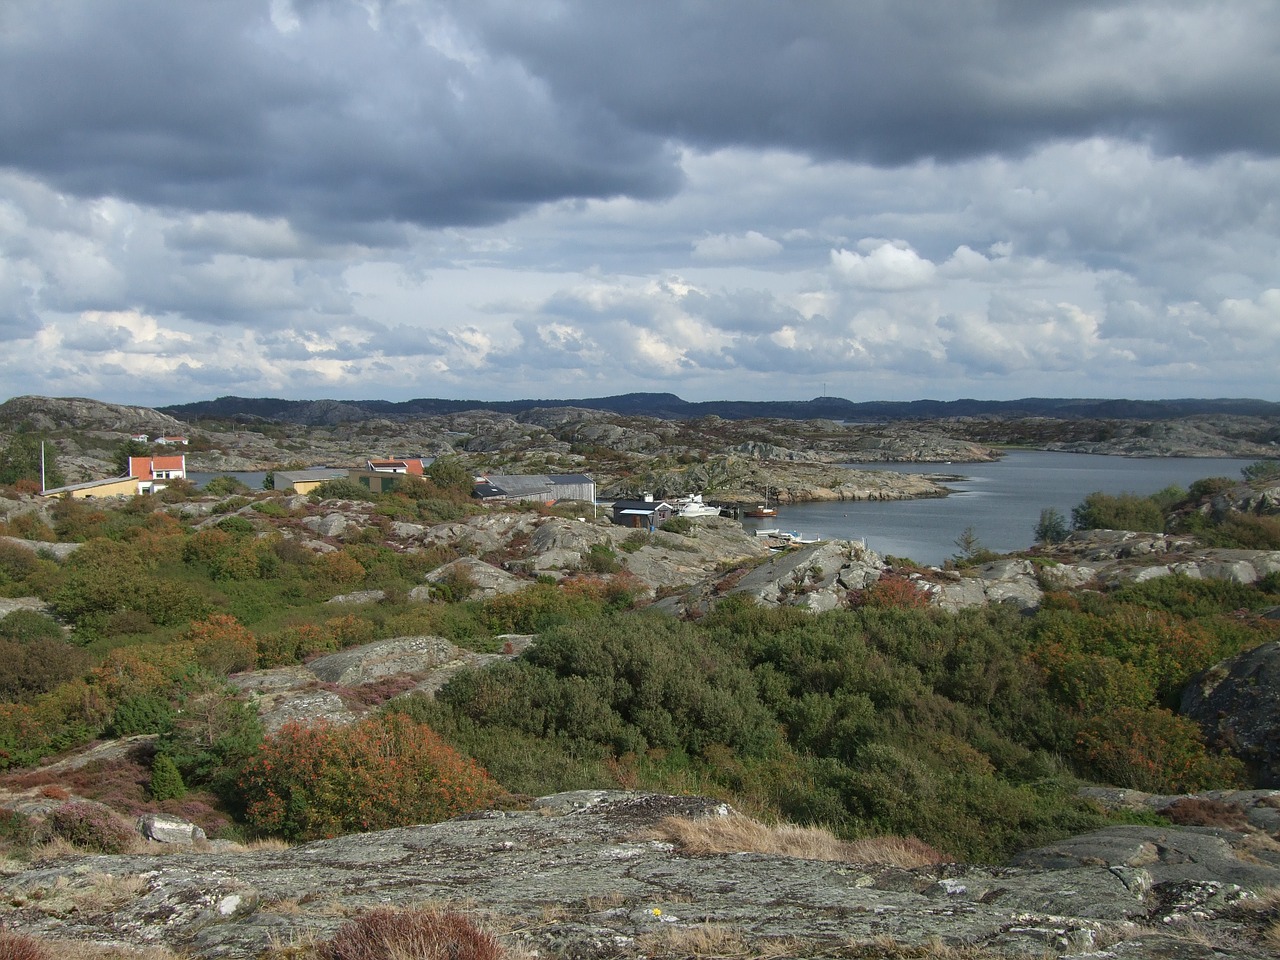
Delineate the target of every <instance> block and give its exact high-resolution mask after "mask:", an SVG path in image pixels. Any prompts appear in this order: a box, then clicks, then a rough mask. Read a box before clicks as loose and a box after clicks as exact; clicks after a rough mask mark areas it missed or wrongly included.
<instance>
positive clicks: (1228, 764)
mask: <svg viewBox="0 0 1280 960" xmlns="http://www.w3.org/2000/svg"><path fill="white" fill-rule="evenodd" d="M1076 751H1077V759H1078V760H1079V761H1080V762H1081V763H1082V764H1083V765H1084V768H1085V771H1086V772H1087V773H1088V774H1090V775H1091V776H1093V777H1094V778H1095V779H1096V780H1098V781H1099V782H1102V783H1108V784H1111V785H1113V786H1117V787H1129V788H1132V789H1135V790H1145V791H1147V792H1148V793H1195V792H1197V791H1200V790H1209V789H1214V788H1225V787H1235V786H1238V785H1239V784H1240V781H1241V777H1242V774H1243V767H1242V766H1241V764H1240V762H1239V761H1238V760H1236V759H1234V758H1232V757H1226V756H1212V755H1210V754H1209V753H1208V751H1207V750H1206V749H1205V745H1204V738H1203V736H1202V735H1201V733H1200V728H1199V727H1197V726H1196V725H1195V723H1193V722H1192V721H1190V720H1188V719H1186V718H1185V717H1179V716H1177V715H1176V714H1174V713H1172V712H1171V711H1169V710H1164V709H1156V708H1152V709H1145V710H1143V709H1138V708H1135V707H1121V708H1118V709H1116V710H1112V711H1111V712H1109V713H1105V714H1100V715H1099V716H1096V717H1090V718H1089V719H1088V720H1086V721H1085V723H1084V724H1083V726H1082V727H1081V729H1080V731H1079V733H1078V734H1077V735H1076Z"/></svg>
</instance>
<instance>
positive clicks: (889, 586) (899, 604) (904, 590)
mask: <svg viewBox="0 0 1280 960" xmlns="http://www.w3.org/2000/svg"><path fill="white" fill-rule="evenodd" d="M849 602H850V604H851V605H852V606H855V607H857V606H863V607H884V608H889V609H897V610H921V609H924V608H925V607H927V606H929V594H928V593H927V592H926V591H924V590H923V589H921V588H920V586H919V585H918V584H917V583H916V582H915V581H914V580H911V579H910V578H908V577H903V576H898V575H896V574H885V575H884V576H882V577H881V578H880V579H879V580H877V581H876V582H875V583H873V584H871V586H869V587H867V588H866V589H865V590H862V591H854V593H852V594H851V595H850V597H849Z"/></svg>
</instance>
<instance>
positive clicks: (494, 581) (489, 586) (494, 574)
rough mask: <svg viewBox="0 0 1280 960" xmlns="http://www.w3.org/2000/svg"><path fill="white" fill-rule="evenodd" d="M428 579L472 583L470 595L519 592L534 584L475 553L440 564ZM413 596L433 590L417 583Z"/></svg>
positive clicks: (423, 595) (424, 597)
mask: <svg viewBox="0 0 1280 960" xmlns="http://www.w3.org/2000/svg"><path fill="white" fill-rule="evenodd" d="M426 580H427V582H428V583H448V582H452V583H470V584H472V589H471V592H470V593H469V594H468V596H469V597H471V598H475V597H483V598H489V597H496V596H499V595H501V594H504V593H518V592H519V591H521V590H523V589H525V588H526V587H528V586H529V585H530V581H528V580H521V579H520V578H519V577H517V576H515V575H514V574H511V573H508V572H507V571H506V570H503V569H502V568H501V567H495V566H494V565H493V564H491V563H485V562H484V561H483V560H478V559H476V558H475V557H462V558H461V559H458V560H454V561H453V562H452V563H446V564H445V565H444V566H441V567H437V568H436V569H435V570H432V571H431V572H430V573H428V574H427V576H426ZM409 597H410V599H412V600H427V599H430V590H429V589H424V588H422V587H414V588H413V590H411V591H410V593H409Z"/></svg>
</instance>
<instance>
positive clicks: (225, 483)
mask: <svg viewBox="0 0 1280 960" xmlns="http://www.w3.org/2000/svg"><path fill="white" fill-rule="evenodd" d="M204 492H205V493H207V494H209V495H210V496H214V497H225V496H229V495H231V494H233V493H248V492H249V488H248V487H247V486H245V485H244V484H243V483H242V482H240V481H239V480H237V479H236V478H235V477H229V476H227V475H226V474H223V475H222V476H219V477H214V478H213V479H212V480H210V481H209V482H208V483H206V484H205V485H204Z"/></svg>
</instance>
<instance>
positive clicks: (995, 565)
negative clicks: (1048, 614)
mask: <svg viewBox="0 0 1280 960" xmlns="http://www.w3.org/2000/svg"><path fill="white" fill-rule="evenodd" d="M931 592H932V593H933V596H934V602H935V603H937V605H938V606H939V607H941V608H942V609H944V610H953V611H954V610H959V609H961V608H963V607H975V606H982V605H984V604H987V603H1008V604H1011V605H1013V606H1015V607H1017V608H1018V609H1019V610H1034V609H1036V608H1037V607H1039V606H1040V601H1041V600H1043V599H1044V591H1043V590H1041V589H1040V584H1039V581H1038V580H1037V579H1036V571H1035V567H1033V566H1032V564H1031V561H1030V560H1018V559H1012V558H1010V559H1004V560H995V561H992V562H991V563H984V564H980V565H979V566H976V567H971V568H969V569H968V570H966V571H965V576H962V577H961V578H960V579H959V581H953V582H950V583H940V584H936V585H934V586H933V587H932V590H931Z"/></svg>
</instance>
